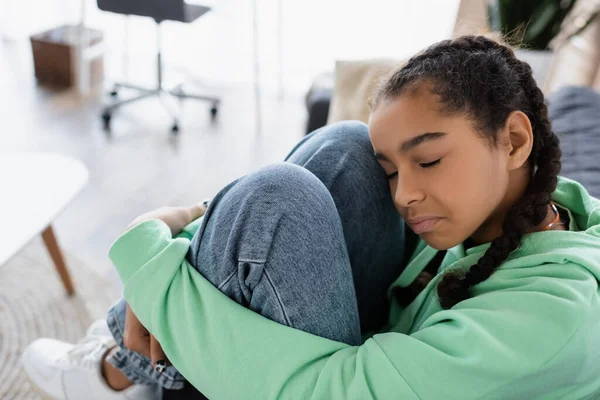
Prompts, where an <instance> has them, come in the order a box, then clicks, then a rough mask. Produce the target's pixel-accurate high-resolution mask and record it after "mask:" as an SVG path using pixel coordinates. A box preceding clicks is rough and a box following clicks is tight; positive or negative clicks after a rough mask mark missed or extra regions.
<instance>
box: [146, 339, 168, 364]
mask: <svg viewBox="0 0 600 400" xmlns="http://www.w3.org/2000/svg"><path fill="white" fill-rule="evenodd" d="M150 358H151V359H152V365H154V369H155V370H156V372H158V373H162V372H163V371H164V370H165V368H167V366H168V365H169V360H168V359H167V355H166V354H165V352H164V351H163V349H162V347H161V345H160V343H158V340H156V339H155V338H154V336H152V335H150Z"/></svg>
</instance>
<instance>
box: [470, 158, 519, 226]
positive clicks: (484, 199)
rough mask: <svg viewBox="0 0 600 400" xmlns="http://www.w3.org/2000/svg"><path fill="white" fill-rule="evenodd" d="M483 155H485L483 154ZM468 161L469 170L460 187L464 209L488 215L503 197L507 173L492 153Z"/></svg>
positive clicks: (506, 183)
mask: <svg viewBox="0 0 600 400" xmlns="http://www.w3.org/2000/svg"><path fill="white" fill-rule="evenodd" d="M484 154H485V153H484ZM487 155H488V157H478V158H470V159H469V164H470V165H469V168H468V169H467V170H466V171H465V179H464V180H463V182H462V184H461V186H462V187H463V192H464V194H465V197H464V203H465V208H466V209H467V210H470V211H471V212H474V214H478V213H482V214H487V213H490V212H491V211H492V210H493V209H495V207H496V206H497V204H498V203H500V202H501V201H502V199H503V197H504V193H505V191H506V187H507V185H508V173H507V171H506V169H505V168H502V165H501V163H500V160H499V159H498V157H497V156H496V155H495V154H494V153H491V154H490V153H488V154H487Z"/></svg>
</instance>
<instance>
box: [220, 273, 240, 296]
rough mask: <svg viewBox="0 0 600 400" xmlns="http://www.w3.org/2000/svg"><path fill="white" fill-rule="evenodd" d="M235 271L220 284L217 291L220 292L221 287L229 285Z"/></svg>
mask: <svg viewBox="0 0 600 400" xmlns="http://www.w3.org/2000/svg"><path fill="white" fill-rule="evenodd" d="M236 273H237V271H233V272H232V273H231V274H230V275H229V276H228V277H227V278H226V279H225V280H224V281H223V283H221V284H220V285H219V286H218V287H217V289H219V290H220V291H222V290H221V289H223V286H225V285H227V284H228V283H229V281H230V280H231V278H233V277H234V276H235V275H236Z"/></svg>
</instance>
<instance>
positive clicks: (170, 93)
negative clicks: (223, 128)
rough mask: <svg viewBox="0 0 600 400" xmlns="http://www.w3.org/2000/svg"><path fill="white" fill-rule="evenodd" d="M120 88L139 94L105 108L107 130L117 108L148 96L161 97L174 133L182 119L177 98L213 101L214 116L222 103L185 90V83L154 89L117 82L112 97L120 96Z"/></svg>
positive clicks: (177, 130)
mask: <svg viewBox="0 0 600 400" xmlns="http://www.w3.org/2000/svg"><path fill="white" fill-rule="evenodd" d="M119 89H130V90H135V91H137V92H139V94H138V95H136V96H133V97H131V98H128V99H125V100H118V101H116V102H114V103H112V104H110V105H108V106H106V107H105V108H104V111H103V112H102V120H103V122H104V129H105V130H110V123H111V120H112V114H113V112H114V111H115V110H117V109H118V108H121V107H122V106H124V105H127V104H131V103H134V102H137V101H139V100H143V99H145V98H148V97H154V96H156V97H158V98H159V100H160V101H161V103H162V105H163V107H164V108H165V109H166V110H167V112H168V113H169V115H170V116H171V118H172V119H173V125H172V126H171V132H172V133H174V134H176V133H178V132H179V121H180V111H179V110H178V107H177V105H176V104H173V103H174V102H175V101H176V100H179V101H181V100H184V99H193V100H200V101H207V102H209V103H211V108H210V114H211V117H212V118H216V116H217V113H218V112H219V106H220V104H221V99H219V98H218V97H213V96H204V95H198V94H193V93H187V92H185V91H184V90H183V84H179V85H176V86H175V87H173V88H172V89H165V88H163V87H162V85H161V86H159V87H157V88H154V89H149V88H145V87H142V86H137V85H132V84H129V83H116V84H115V86H114V88H113V90H112V91H111V92H110V95H111V96H112V97H116V96H118V94H119Z"/></svg>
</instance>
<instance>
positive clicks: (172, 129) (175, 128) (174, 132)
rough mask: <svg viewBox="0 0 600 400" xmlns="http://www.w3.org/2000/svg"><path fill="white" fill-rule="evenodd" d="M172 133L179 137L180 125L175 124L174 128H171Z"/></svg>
mask: <svg viewBox="0 0 600 400" xmlns="http://www.w3.org/2000/svg"><path fill="white" fill-rule="evenodd" d="M171 133H172V134H173V135H177V134H178V133H179V124H177V123H174V124H173V126H172V127H171Z"/></svg>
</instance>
